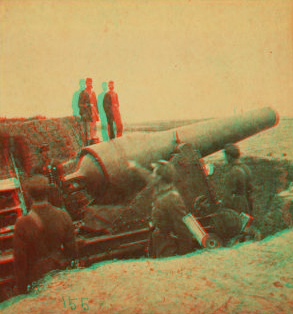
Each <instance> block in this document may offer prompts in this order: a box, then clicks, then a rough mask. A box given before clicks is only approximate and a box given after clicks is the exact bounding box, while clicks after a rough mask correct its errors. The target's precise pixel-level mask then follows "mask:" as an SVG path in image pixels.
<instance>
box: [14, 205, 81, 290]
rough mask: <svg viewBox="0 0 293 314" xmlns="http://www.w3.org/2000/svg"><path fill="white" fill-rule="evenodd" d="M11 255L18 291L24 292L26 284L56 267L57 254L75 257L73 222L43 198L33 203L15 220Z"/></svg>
mask: <svg viewBox="0 0 293 314" xmlns="http://www.w3.org/2000/svg"><path fill="white" fill-rule="evenodd" d="M61 245H63V251H62V250H61ZM13 255H14V267H15V276H16V282H17V287H18V290H19V292H20V293H25V292H26V289H27V285H29V284H31V283H32V282H34V281H36V280H38V279H40V278H41V277H42V276H43V275H44V274H45V273H47V272H48V271H51V270H53V269H56V268H58V260H59V259H60V257H63V256H64V257H66V258H68V259H75V258H77V246H76V242H75V235H74V226H73V223H72V220H71V218H70V216H69V214H68V213H67V212H65V211H63V210H61V209H58V208H56V207H53V206H52V205H51V204H49V203H47V202H42V203H38V204H34V205H33V206H32V211H31V212H30V213H29V214H28V215H27V216H22V217H20V218H18V220H17V222H16V225H15V231H14V238H13Z"/></svg>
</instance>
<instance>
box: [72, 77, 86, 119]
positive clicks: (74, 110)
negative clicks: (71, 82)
mask: <svg viewBox="0 0 293 314" xmlns="http://www.w3.org/2000/svg"><path fill="white" fill-rule="evenodd" d="M84 89H85V79H81V80H80V81H79V90H78V91H76V92H75V93H74V94H73V97H72V115H73V117H74V118H75V119H77V120H79V119H80V114H79V106H78V99H79V95H80V93H81V92H82V91H83V90H84Z"/></svg>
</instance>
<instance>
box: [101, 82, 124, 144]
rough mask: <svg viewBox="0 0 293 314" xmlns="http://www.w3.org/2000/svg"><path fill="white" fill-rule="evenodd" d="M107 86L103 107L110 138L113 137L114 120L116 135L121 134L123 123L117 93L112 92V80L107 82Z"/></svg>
mask: <svg viewBox="0 0 293 314" xmlns="http://www.w3.org/2000/svg"><path fill="white" fill-rule="evenodd" d="M108 87H109V91H108V92H107V93H106V94H105V96H104V100H103V107H104V110H105V113H106V117H107V121H108V126H109V132H110V139H113V138H115V132H114V122H115V125H116V131H117V137H120V136H122V131H123V124H122V120H121V114H120V109H119V107H120V104H119V100H118V95H117V93H116V92H114V82H113V81H110V82H109V83H108Z"/></svg>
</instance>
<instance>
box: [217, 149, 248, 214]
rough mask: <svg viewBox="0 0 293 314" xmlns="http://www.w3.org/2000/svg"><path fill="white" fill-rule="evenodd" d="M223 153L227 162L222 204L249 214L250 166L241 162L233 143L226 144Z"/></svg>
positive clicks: (238, 151)
mask: <svg viewBox="0 0 293 314" xmlns="http://www.w3.org/2000/svg"><path fill="white" fill-rule="evenodd" d="M224 155H225V158H226V161H227V163H228V169H227V172H226V175H225V182H224V195H223V200H222V203H223V206H224V207H226V208H231V209H234V210H236V211H237V212H239V213H240V212H244V213H247V214H249V215H251V214H252V211H253V198H252V192H253V190H254V187H253V185H252V173H251V170H250V168H249V167H248V166H247V165H245V164H244V163H241V162H240V160H239V158H240V150H239V148H238V147H237V146H236V145H234V144H227V145H225V148H224Z"/></svg>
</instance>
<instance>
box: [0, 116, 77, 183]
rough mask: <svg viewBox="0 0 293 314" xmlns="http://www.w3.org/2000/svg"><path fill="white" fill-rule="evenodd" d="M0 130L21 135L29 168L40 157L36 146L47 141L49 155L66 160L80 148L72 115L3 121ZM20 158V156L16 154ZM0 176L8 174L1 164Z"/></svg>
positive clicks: (37, 161)
mask: <svg viewBox="0 0 293 314" xmlns="http://www.w3.org/2000/svg"><path fill="white" fill-rule="evenodd" d="M0 132H6V133H8V134H10V135H21V136H22V137H23V140H24V141H25V145H26V147H27V148H28V152H27V156H26V158H27V159H29V161H28V163H29V168H30V169H31V168H32V167H34V166H39V165H40V163H41V157H40V154H39V150H38V148H39V147H40V145H42V144H43V143H48V145H49V151H50V157H51V158H54V159H56V160H60V161H66V160H68V159H70V158H72V157H74V156H75V154H76V152H77V151H78V150H79V149H80V148H81V140H80V136H79V134H77V133H76V131H75V128H74V120H73V117H66V118H58V119H31V120H19V121H10V122H9V120H8V121H4V122H1V124H0ZM17 158H21V157H20V156H16V159H17ZM0 175H1V177H7V176H9V173H8V169H7V167H2V166H1V174H0Z"/></svg>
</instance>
